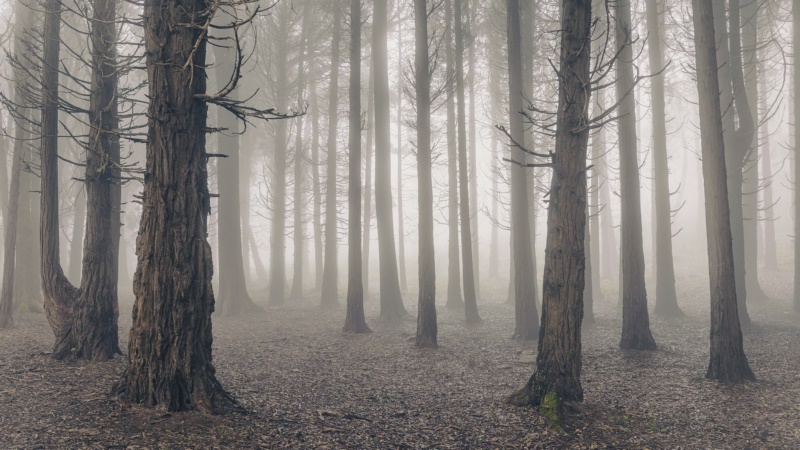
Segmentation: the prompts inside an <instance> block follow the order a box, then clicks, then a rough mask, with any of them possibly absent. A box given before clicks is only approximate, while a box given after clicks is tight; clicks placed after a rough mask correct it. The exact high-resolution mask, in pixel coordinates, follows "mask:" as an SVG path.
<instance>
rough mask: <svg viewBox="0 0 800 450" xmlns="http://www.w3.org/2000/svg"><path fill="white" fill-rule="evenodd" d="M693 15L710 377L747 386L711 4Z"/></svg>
mask: <svg viewBox="0 0 800 450" xmlns="http://www.w3.org/2000/svg"><path fill="white" fill-rule="evenodd" d="M692 10H693V13H694V17H693V20H694V39H695V49H696V50H695V62H696V65H695V67H696V70H697V91H698V99H699V104H700V135H701V141H702V156H703V160H702V161H703V182H704V191H705V200H706V236H707V238H708V258H709V261H708V270H709V280H710V289H711V290H710V292H711V358H710V360H709V365H708V372H707V373H706V378H711V379H716V380H720V381H725V382H741V381H744V380H748V379H754V376H753V372H752V371H751V370H750V367H749V365H748V363H747V357H745V354H744V347H743V344H742V332H741V329H740V327H739V317H738V313H737V306H736V285H735V282H734V280H733V278H734V276H735V273H734V270H733V269H734V268H733V265H734V264H735V263H734V255H733V249H732V245H731V224H730V222H731V218H730V212H729V210H728V209H729V205H728V199H727V193H726V191H727V187H726V180H725V178H726V173H725V172H726V163H725V159H726V158H725V156H726V155H725V146H724V139H723V133H722V129H723V128H722V117H721V116H722V115H721V107H720V100H719V94H718V93H719V92H720V85H719V81H718V78H717V67H718V65H717V64H718V62H717V46H716V40H715V36H714V26H715V21H714V19H713V13H712V6H711V1H710V0H693V1H692ZM723 91H724V89H723Z"/></svg>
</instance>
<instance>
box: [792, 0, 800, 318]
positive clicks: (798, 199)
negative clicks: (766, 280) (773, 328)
mask: <svg viewBox="0 0 800 450" xmlns="http://www.w3.org/2000/svg"><path fill="white" fill-rule="evenodd" d="M792 48H793V49H794V52H795V53H794V59H795V61H798V60H800V58H798V56H797V55H798V50H799V49H800V1H799V0H793V1H792ZM792 85H793V86H794V103H793V105H792V106H793V111H794V117H795V120H794V121H793V122H794V124H795V126H794V148H795V151H797V150H796V149H798V148H800V129H798V125H797V118H798V117H800V99H798V98H797V97H798V96H800V70H798V69H797V67H795V68H794V73H793V74H792ZM799 180H800V158H798V157H797V155H796V154H795V157H794V183H795V194H794V208H795V211H800V209H798V206H800V195H797V183H798V181H799ZM794 235H795V239H794V292H793V299H794V312H796V313H800V239H798V238H797V237H798V236H800V214H797V213H795V218H794Z"/></svg>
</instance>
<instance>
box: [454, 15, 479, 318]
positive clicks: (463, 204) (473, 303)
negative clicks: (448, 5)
mask: <svg viewBox="0 0 800 450" xmlns="http://www.w3.org/2000/svg"><path fill="white" fill-rule="evenodd" d="M454 1H455V7H454V8H453V14H454V15H455V38H456V72H455V76H456V97H457V100H458V107H457V116H458V119H457V124H458V130H457V133H458V184H459V186H458V187H459V193H460V195H459V200H460V202H459V206H460V208H461V209H460V216H461V258H462V270H463V271H464V280H463V281H464V284H463V286H464V315H465V318H466V321H467V323H471V324H474V323H479V322H480V321H481V318H480V316H479V315H478V298H477V293H476V292H475V289H476V285H475V266H474V264H473V261H472V231H471V230H472V227H471V220H472V219H471V217H470V202H469V174H468V172H467V171H468V170H469V167H468V166H467V121H466V119H467V117H466V116H467V111H466V103H465V102H466V100H465V99H466V95H465V93H464V90H465V89H464V88H465V86H464V84H465V80H464V26H463V24H462V20H461V19H462V17H463V13H462V2H463V1H464V0H454Z"/></svg>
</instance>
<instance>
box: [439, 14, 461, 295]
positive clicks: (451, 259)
mask: <svg viewBox="0 0 800 450" xmlns="http://www.w3.org/2000/svg"><path fill="white" fill-rule="evenodd" d="M452 3H453V1H452V0H445V4H444V8H445V20H447V26H446V27H445V33H446V34H445V41H446V42H445V63H446V70H447V73H452V71H453V65H454V64H455V55H454V54H453V42H452V41H453V27H452V23H453V11H452ZM447 211H448V217H447V228H448V230H449V235H448V241H447V245H448V247H447V303H445V307H446V308H447V309H451V310H458V311H460V310H462V309H463V308H464V299H463V298H462V297H461V261H460V259H459V258H461V254H460V252H459V249H458V150H457V143H456V102H455V90H454V89H453V87H452V86H449V87H448V89H447Z"/></svg>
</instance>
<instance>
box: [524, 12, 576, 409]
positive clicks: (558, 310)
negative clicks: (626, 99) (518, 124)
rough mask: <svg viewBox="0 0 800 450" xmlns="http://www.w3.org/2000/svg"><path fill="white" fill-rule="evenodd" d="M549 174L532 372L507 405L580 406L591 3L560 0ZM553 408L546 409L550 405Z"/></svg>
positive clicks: (558, 407) (559, 407)
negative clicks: (554, 122) (577, 403)
mask: <svg viewBox="0 0 800 450" xmlns="http://www.w3.org/2000/svg"><path fill="white" fill-rule="evenodd" d="M561 5H562V9H561V11H562V16H561V27H560V30H561V55H560V61H561V65H560V68H559V71H560V73H562V74H564V75H563V76H562V78H561V80H560V82H559V88H558V116H557V118H556V120H557V128H556V142H555V145H556V147H555V152H554V153H555V156H554V158H553V165H554V166H553V171H552V173H553V176H552V182H551V185H550V186H551V187H550V202H549V206H548V214H547V247H546V249H545V267H544V283H543V288H544V289H543V296H542V328H541V329H540V332H539V344H538V353H537V355H536V369H535V372H534V374H533V376H531V378H530V380H529V381H528V383H527V384H526V385H525V387H524V388H522V390H520V391H519V392H517V393H515V394H514V395H512V396H511V397H510V398H509V399H508V400H509V402H510V403H512V404H516V405H520V406H524V405H534V406H539V407H540V409H543V408H542V407H544V408H552V406H555V407H556V410H557V411H558V412H560V411H561V409H562V405H563V404H564V403H566V402H573V401H582V400H583V388H582V387H581V382H580V375H581V321H582V319H583V289H584V270H585V268H584V265H585V255H584V238H585V236H584V233H585V227H586V152H587V145H588V142H589V130H588V129H586V128H584V127H583V126H584V125H585V124H586V122H587V121H588V112H589V102H590V101H591V100H590V98H589V95H590V90H588V89H585V86H584V82H583V81H582V80H589V67H590V63H591V43H592V41H591V19H592V2H591V0H563V1H562V4H561ZM553 400H554V401H555V405H552V404H549V405H548V404H544V405H543V403H545V402H547V403H552V401H553Z"/></svg>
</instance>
